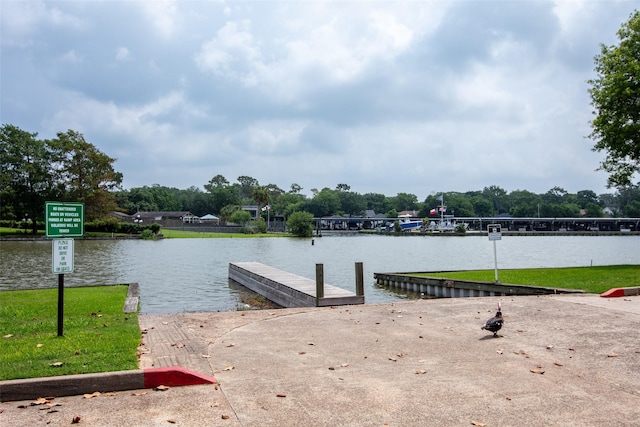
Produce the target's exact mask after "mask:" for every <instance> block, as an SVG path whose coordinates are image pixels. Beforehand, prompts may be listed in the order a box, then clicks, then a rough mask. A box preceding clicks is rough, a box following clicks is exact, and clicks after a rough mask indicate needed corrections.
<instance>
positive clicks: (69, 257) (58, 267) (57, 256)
mask: <svg viewBox="0 0 640 427" xmlns="http://www.w3.org/2000/svg"><path fill="white" fill-rule="evenodd" d="M73 242H74V240H73V239H54V240H53V244H52V246H51V248H52V249H51V250H52V257H51V259H52V263H51V270H52V271H53V272H54V273H57V274H64V273H73Z"/></svg>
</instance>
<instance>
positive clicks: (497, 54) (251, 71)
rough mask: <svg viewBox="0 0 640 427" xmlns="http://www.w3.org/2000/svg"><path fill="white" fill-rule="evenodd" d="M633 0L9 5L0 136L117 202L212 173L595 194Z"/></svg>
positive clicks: (388, 186)
mask: <svg viewBox="0 0 640 427" xmlns="http://www.w3.org/2000/svg"><path fill="white" fill-rule="evenodd" d="M632 10H633V4H632V3H631V2H628V1H560V0H559V1H546V0H540V1H530V2H504V1H484V2H469V1H455V0H454V1H450V2H414V1H398V2H322V1H305V2H279V1H264V2H263V1H261V2H253V1H236V2H225V1H210V2H204V1H203V2H177V1H122V2H57V1H38V2H36V1H29V2H3V3H2V14H1V16H2V18H1V19H2V21H1V23H2V52H1V55H2V58H1V59H2V64H3V70H2V75H1V78H2V87H3V90H2V93H1V97H2V98H1V104H0V108H1V111H0V113H1V114H2V117H3V121H5V122H6V123H11V124H15V125H17V126H20V127H21V128H23V129H25V130H28V131H32V132H39V133H40V134H41V136H43V137H50V136H53V135H55V132H57V131H61V130H66V129H74V130H78V131H80V132H83V133H84V134H85V138H86V139H87V140H88V141H90V142H92V143H94V144H96V145H97V146H98V148H99V149H101V150H102V151H103V152H105V153H106V154H108V155H111V156H113V157H117V158H118V161H117V163H116V168H117V169H118V170H119V171H121V172H123V174H124V183H125V186H126V187H136V186H142V185H151V184H154V183H158V184H161V185H168V186H175V187H178V188H187V187H190V186H193V185H195V186H199V187H201V186H202V185H203V184H205V183H206V182H208V181H209V180H210V179H211V177H213V176H215V175H217V174H222V175H224V176H226V177H227V179H229V180H230V181H233V180H235V179H236V178H237V177H238V176H241V175H249V176H253V177H255V178H256V179H258V180H259V181H260V182H261V183H263V184H267V183H273V184H276V185H279V186H280V187H281V188H285V189H286V188H288V187H289V185H290V184H291V183H293V182H296V183H298V184H300V185H302V186H303V187H304V188H305V189H307V191H308V190H309V189H310V188H322V187H330V188H333V187H335V185H336V184H337V183H347V184H348V185H350V186H351V188H352V190H353V191H357V192H361V193H364V192H379V193H383V194H387V195H394V194H396V193H398V192H408V193H413V194H416V195H417V196H418V197H419V198H420V199H421V198H423V197H425V196H426V195H427V194H430V193H432V192H435V191H442V190H444V191H450V190H455V191H468V190H477V189H482V188H484V187H485V186H489V185H499V186H501V187H503V188H505V189H507V190H514V189H527V190H530V191H534V192H545V191H547V190H548V189H549V188H552V187H554V186H560V187H563V188H565V189H567V190H568V191H572V192H575V191H579V190H582V189H593V190H594V191H596V192H597V193H600V192H604V188H605V184H606V176H605V175H604V174H603V173H601V172H595V171H594V170H595V169H596V168H597V167H598V163H599V161H600V159H601V158H602V154H601V153H593V152H592V151H591V150H590V148H591V146H592V144H591V142H590V141H589V140H588V139H585V136H586V135H588V134H589V132H590V128H589V120H590V119H591V118H592V116H591V108H590V106H589V97H588V92H587V89H588V86H587V84H586V81H587V80H588V79H589V78H590V77H591V76H592V75H593V56H594V55H595V54H597V53H598V51H599V43H605V44H612V43H615V42H616V36H615V33H616V31H617V30H618V28H619V27H620V25H621V24H622V23H623V22H624V21H625V20H626V19H628V16H629V14H630V13H631V11H632Z"/></svg>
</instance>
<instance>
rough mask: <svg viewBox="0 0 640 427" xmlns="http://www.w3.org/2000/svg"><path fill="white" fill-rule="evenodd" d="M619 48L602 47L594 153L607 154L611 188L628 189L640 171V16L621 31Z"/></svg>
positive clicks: (594, 99)
mask: <svg viewBox="0 0 640 427" xmlns="http://www.w3.org/2000/svg"><path fill="white" fill-rule="evenodd" d="M617 34H618V39H619V40H620V43H619V45H617V46H605V45H604V44H602V45H600V54H599V55H596V56H595V58H594V60H595V72H596V74H597V76H596V78H595V79H592V80H589V81H588V83H589V84H590V85H591V88H590V89H589V94H590V95H591V105H592V106H593V107H594V108H595V111H594V112H593V114H594V115H595V116H596V117H595V119H593V121H592V123H591V126H592V129H593V131H592V133H591V135H589V137H590V138H591V139H592V140H593V141H595V145H594V146H593V150H594V151H598V152H599V151H604V152H605V153H606V156H605V159H604V160H603V161H602V162H601V163H600V168H599V169H600V170H604V171H606V172H607V173H609V178H608V181H607V184H608V185H609V187H611V186H621V185H628V184H630V183H631V178H632V177H633V176H634V174H635V173H637V172H639V171H640V12H638V11H634V12H633V13H632V14H631V16H630V17H629V20H628V21H627V22H625V23H624V24H622V27H621V28H620V30H618V33H617Z"/></svg>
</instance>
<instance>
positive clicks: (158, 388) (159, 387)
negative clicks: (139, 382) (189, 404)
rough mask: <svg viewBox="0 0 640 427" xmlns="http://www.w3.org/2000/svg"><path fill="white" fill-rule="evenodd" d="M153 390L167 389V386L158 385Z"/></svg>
mask: <svg viewBox="0 0 640 427" xmlns="http://www.w3.org/2000/svg"><path fill="white" fill-rule="evenodd" d="M154 390H156V391H167V390H169V387H167V386H166V385H159V386H158V387H156V388H154Z"/></svg>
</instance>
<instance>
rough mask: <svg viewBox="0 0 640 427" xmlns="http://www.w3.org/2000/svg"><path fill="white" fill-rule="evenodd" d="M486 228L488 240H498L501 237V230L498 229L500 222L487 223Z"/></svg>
mask: <svg viewBox="0 0 640 427" xmlns="http://www.w3.org/2000/svg"><path fill="white" fill-rule="evenodd" d="M487 230H488V231H489V240H500V239H502V232H501V230H500V224H489V225H488V226H487Z"/></svg>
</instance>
